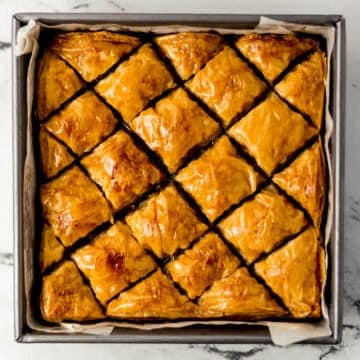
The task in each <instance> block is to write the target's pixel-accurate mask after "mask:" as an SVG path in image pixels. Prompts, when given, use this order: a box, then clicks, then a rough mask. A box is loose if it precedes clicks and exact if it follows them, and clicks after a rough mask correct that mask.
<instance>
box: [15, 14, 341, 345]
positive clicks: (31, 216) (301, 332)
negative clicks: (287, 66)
mask: <svg viewBox="0 0 360 360" xmlns="http://www.w3.org/2000/svg"><path fill="white" fill-rule="evenodd" d="M46 28H50V29H59V30H63V31H74V30H93V31H95V30H112V31H121V30H128V31H129V30H130V31H143V32H148V31H151V32H153V33H158V34H163V33H168V32H178V31H200V30H202V31H207V30H216V31H218V32H219V33H222V34H246V33H249V32H252V33H254V32H256V33H277V34H286V33H290V32H293V31H297V32H303V33H310V34H317V35H321V36H323V37H324V38H325V39H326V44H327V57H328V59H330V57H331V53H332V50H333V45H334V36H335V30H334V28H333V27H331V26H313V25H311V26H310V25H301V24H291V23H285V22H280V21H275V20H272V19H269V18H264V17H262V18H261V19H260V22H259V24H258V26H257V27H256V28H255V29H251V30H248V29H247V30H241V29H222V28H218V27H216V26H215V27H211V28H207V27H189V26H182V25H169V26H123V25H119V24H99V25H85V24H64V25H56V26H48V25H44V24H41V23H39V22H34V21H31V22H29V23H28V24H27V25H26V26H24V27H22V28H21V29H19V31H18V34H17V44H16V47H15V53H16V55H17V56H21V55H23V54H31V58H30V63H29V68H28V73H27V99H26V101H27V146H26V149H27V153H26V161H25V169H24V200H23V201H24V212H25V214H24V224H23V225H24V273H25V278H24V281H25V295H26V298H25V301H26V320H27V325H28V326H29V327H30V328H32V329H34V330H38V331H43V332H48V333H73V332H80V333H88V334H102V335H106V334H108V335H110V334H111V332H112V331H113V330H114V328H115V327H122V328H136V329H141V330H149V331H151V330H152V329H159V328H180V327H186V326H190V325H194V324H206V325H209V326H216V325H227V324H232V325H234V324H248V322H243V321H219V320H218V321H179V322H171V323H169V322H163V323H153V324H152V323H145V324H134V323H127V322H126V321H102V322H99V323H97V324H92V325H89V324H87V325H85V324H77V323H63V324H59V325H58V326H51V327H50V326H44V325H43V324H41V323H40V322H39V321H38V320H37V318H36V317H35V316H34V311H33V309H32V308H31V301H30V300H31V289H32V286H33V281H34V271H33V269H34V266H33V265H34V264H33V262H34V258H35V257H34V242H35V236H34V234H35V190H36V173H35V161H36V159H35V158H34V152H33V144H32V135H31V134H32V103H33V101H32V100H33V94H34V76H35V63H36V58H37V54H38V50H39V45H38V42H37V40H38V37H39V34H40V31H41V29H46ZM329 64H330V61H328V74H329V66H330V65H329ZM326 95H327V96H326V113H325V124H326V131H325V141H324V146H325V153H326V160H327V165H328V167H329V170H330V171H329V174H330V179H329V194H328V196H329V201H328V204H329V206H328V212H327V223H326V228H325V239H324V240H325V244H328V242H329V239H330V229H331V226H332V212H333V203H332V193H333V179H332V177H331V168H330V167H331V161H330V152H329V145H328V144H329V139H330V136H331V134H332V130H333V119H332V118H331V115H330V113H329V83H328V82H327V84H326ZM325 283H326V281H325V282H324V284H323V289H322V293H323V294H324V287H325ZM322 299H323V300H322V312H323V318H322V320H321V321H320V322H316V323H305V322H304V323H301V322H272V321H257V322H251V323H250V324H251V325H265V326H267V327H268V329H269V331H270V335H271V338H272V340H273V342H274V343H275V344H277V345H288V344H291V343H295V342H299V341H303V340H308V339H312V338H317V337H321V336H328V335H330V334H331V330H330V326H329V316H328V309H327V306H326V304H325V301H324V296H322Z"/></svg>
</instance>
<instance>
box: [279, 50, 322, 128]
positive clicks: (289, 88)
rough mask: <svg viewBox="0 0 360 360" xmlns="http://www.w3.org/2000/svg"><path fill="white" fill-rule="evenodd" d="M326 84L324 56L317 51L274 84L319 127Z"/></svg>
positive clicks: (280, 92) (283, 95) (281, 93)
mask: <svg viewBox="0 0 360 360" xmlns="http://www.w3.org/2000/svg"><path fill="white" fill-rule="evenodd" d="M325 84H326V58H325V54H324V53H323V52H320V51H317V52H315V53H314V54H312V55H311V56H310V58H309V59H307V60H305V61H303V62H302V63H301V64H299V65H297V66H296V67H295V69H294V70H293V71H291V72H290V73H289V74H287V75H286V76H285V78H284V79H283V80H282V81H280V83H279V84H277V85H276V87H275V89H276V91H277V92H278V93H279V94H280V95H281V96H282V97H284V98H285V99H286V100H288V101H289V102H290V103H291V104H293V105H294V106H296V107H297V108H298V109H299V110H300V111H302V112H303V113H305V114H307V115H308V116H309V117H310V118H311V120H312V121H313V123H314V124H315V126H316V127H317V128H319V129H320V128H321V123H322V117H323V110H324V97H325Z"/></svg>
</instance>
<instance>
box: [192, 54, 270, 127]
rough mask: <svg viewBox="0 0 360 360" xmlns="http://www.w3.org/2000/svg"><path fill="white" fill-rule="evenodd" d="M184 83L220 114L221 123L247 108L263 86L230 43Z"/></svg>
mask: <svg viewBox="0 0 360 360" xmlns="http://www.w3.org/2000/svg"><path fill="white" fill-rule="evenodd" d="M186 86H187V87H188V88H189V89H190V90H191V91H192V92H193V93H194V94H195V95H196V96H198V97H199V98H200V99H201V100H203V101H204V102H205V103H206V104H207V105H208V106H209V107H210V108H211V109H212V110H213V111H215V112H216V113H217V114H218V115H219V116H220V117H221V118H222V120H223V122H224V125H229V124H230V123H231V120H232V119H233V118H234V117H235V115H237V114H238V113H242V112H244V111H246V110H247V109H249V108H250V107H251V105H252V104H253V102H254V101H255V99H256V98H257V97H258V96H259V95H261V94H262V93H263V92H264V91H265V90H266V85H265V83H264V82H263V81H262V80H260V79H259V78H258V77H257V76H256V75H255V73H254V72H253V70H252V69H251V68H250V67H249V66H248V65H247V64H246V62H245V61H244V60H242V59H240V58H239V57H238V56H237V55H236V53H235V51H234V50H232V49H231V48H229V47H225V48H224V50H222V51H221V52H220V53H219V54H217V55H216V56H215V57H214V58H213V59H211V60H210V61H209V62H208V63H207V64H206V66H205V67H204V68H203V69H202V70H200V71H199V72H198V73H197V74H196V75H195V77H194V78H193V79H191V80H190V81H188V82H187V83H186Z"/></svg>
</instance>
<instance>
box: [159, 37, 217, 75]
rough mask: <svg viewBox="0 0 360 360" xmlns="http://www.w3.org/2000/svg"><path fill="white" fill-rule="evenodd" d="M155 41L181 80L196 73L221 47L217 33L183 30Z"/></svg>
mask: <svg viewBox="0 0 360 360" xmlns="http://www.w3.org/2000/svg"><path fill="white" fill-rule="evenodd" d="M155 41H156V43H157V44H158V45H159V46H160V48H161V50H162V52H163V53H164V54H165V56H166V57H168V58H169V59H170V60H171V62H172V64H173V66H174V67H175V69H176V71H177V72H178V74H179V75H180V77H181V78H182V79H183V80H187V79H188V78H189V77H190V76H192V75H194V74H195V73H197V72H198V71H199V70H200V68H201V67H202V66H203V65H205V64H206V63H207V62H208V61H209V60H210V59H211V58H212V57H213V56H215V55H216V54H217V53H218V52H219V51H220V50H222V48H223V41H222V37H221V36H220V35H218V34H211V33H201V32H183V33H177V34H170V35H164V36H159V37H158V38H156V40H155Z"/></svg>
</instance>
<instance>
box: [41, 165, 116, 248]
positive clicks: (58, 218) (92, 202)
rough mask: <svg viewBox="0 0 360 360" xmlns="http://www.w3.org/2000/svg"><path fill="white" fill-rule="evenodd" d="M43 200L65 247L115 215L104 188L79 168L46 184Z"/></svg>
mask: <svg viewBox="0 0 360 360" xmlns="http://www.w3.org/2000/svg"><path fill="white" fill-rule="evenodd" d="M40 200H41V205H42V210H43V216H44V217H45V219H46V220H47V222H48V223H49V224H50V226H51V227H52V229H53V231H54V233H55V235H56V236H57V237H59V239H60V240H61V242H62V243H63V244H64V245H65V246H71V245H73V244H74V243H75V242H76V241H77V240H79V239H80V238H81V237H83V236H85V235H87V234H88V233H89V232H90V231H92V230H94V229H95V228H96V227H97V226H98V225H100V224H102V223H104V222H106V221H107V220H109V219H110V217H111V212H110V208H109V206H108V204H107V202H106V200H105V199H104V197H103V196H102V194H101V192H100V190H99V189H98V188H97V187H96V185H95V184H94V183H92V181H91V180H90V179H89V178H88V177H87V176H86V175H85V174H84V173H83V172H82V171H81V170H80V169H79V168H78V167H72V168H71V169H69V170H67V171H66V172H64V173H63V174H62V175H61V176H59V177H58V178H56V179H55V180H53V181H51V182H49V183H47V184H43V185H42V186H41V187H40Z"/></svg>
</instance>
